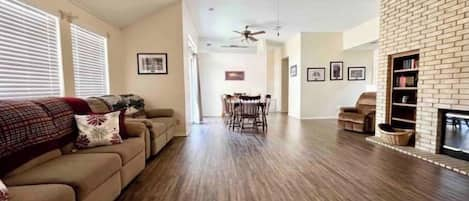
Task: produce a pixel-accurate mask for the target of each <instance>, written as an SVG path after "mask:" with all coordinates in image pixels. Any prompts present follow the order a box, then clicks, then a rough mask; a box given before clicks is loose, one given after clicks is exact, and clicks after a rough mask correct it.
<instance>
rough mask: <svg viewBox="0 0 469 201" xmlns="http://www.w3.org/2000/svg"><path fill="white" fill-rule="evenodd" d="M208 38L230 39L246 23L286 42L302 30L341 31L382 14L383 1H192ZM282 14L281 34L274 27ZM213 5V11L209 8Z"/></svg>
mask: <svg viewBox="0 0 469 201" xmlns="http://www.w3.org/2000/svg"><path fill="white" fill-rule="evenodd" d="M187 4H188V6H189V7H190V8H191V10H192V11H193V12H192V15H193V17H194V19H195V21H196V24H198V26H199V31H200V35H201V36H202V37H205V38H213V39H225V40H226V39H229V38H231V37H234V36H236V35H235V34H234V33H233V30H240V29H243V27H244V26H245V25H255V26H254V29H265V30H266V31H267V32H268V33H267V35H265V36H264V38H266V39H271V40H278V41H284V40H285V39H288V38H289V37H291V35H292V34H294V33H298V32H341V31H344V30H346V29H349V28H352V27H354V26H356V25H358V24H360V23H362V22H364V21H366V20H368V19H371V18H373V17H376V16H378V11H379V0H188V1H187ZM277 4H278V5H279V6H278V7H279V13H280V25H281V26H282V29H281V30H280V34H281V35H280V37H277V36H276V31H274V30H272V29H273V28H274V27H275V24H276V21H277ZM210 8H213V11H209V10H210Z"/></svg>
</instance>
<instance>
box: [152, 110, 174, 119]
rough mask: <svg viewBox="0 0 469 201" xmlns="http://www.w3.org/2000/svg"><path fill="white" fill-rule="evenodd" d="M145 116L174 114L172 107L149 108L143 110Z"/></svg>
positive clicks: (155, 116)
mask: <svg viewBox="0 0 469 201" xmlns="http://www.w3.org/2000/svg"><path fill="white" fill-rule="evenodd" d="M145 115H146V116H147V118H158V117H172V116H173V115H174V110H173V109H150V110H145Z"/></svg>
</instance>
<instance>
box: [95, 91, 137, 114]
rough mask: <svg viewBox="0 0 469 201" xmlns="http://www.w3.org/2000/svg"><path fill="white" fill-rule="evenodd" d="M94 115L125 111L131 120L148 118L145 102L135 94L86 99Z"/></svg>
mask: <svg viewBox="0 0 469 201" xmlns="http://www.w3.org/2000/svg"><path fill="white" fill-rule="evenodd" d="M86 101H87V102H88V105H89V106H90V108H91V110H92V111H93V113H108V112H113V111H118V110H123V109H125V110H126V111H125V115H126V116H128V117H131V118H146V116H145V110H144V109H145V102H144V100H143V98H141V97H140V96H137V95H135V94H123V95H106V96H101V97H89V98H87V99H86Z"/></svg>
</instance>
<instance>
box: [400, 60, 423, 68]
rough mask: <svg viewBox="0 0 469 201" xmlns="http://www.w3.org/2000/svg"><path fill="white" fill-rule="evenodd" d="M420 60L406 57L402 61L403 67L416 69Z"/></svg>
mask: <svg viewBox="0 0 469 201" xmlns="http://www.w3.org/2000/svg"><path fill="white" fill-rule="evenodd" d="M418 63H419V61H418V60H416V59H406V60H404V61H403V62H402V68H403V69H415V68H418Z"/></svg>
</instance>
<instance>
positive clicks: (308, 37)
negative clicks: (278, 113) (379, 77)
mask: <svg viewBox="0 0 469 201" xmlns="http://www.w3.org/2000/svg"><path fill="white" fill-rule="evenodd" d="M284 56H285V57H289V66H292V65H295V64H297V65H298V76H297V77H293V78H292V77H290V78H289V88H288V89H289V95H288V103H289V107H288V113H289V115H290V116H292V117H295V118H299V119H323V118H337V114H338V111H339V107H341V106H353V105H355V101H356V100H357V98H358V97H359V96H360V94H361V93H363V92H364V91H366V88H367V84H371V83H372V77H373V76H372V74H373V70H372V69H373V51H372V50H346V51H344V50H343V35H342V33H300V34H298V35H297V36H294V37H293V38H291V39H290V40H289V41H287V43H286V44H285V48H284ZM331 61H343V62H344V69H343V70H344V73H343V76H344V79H343V80H341V81H331V80H330V76H329V63H330V62H331ZM349 66H365V67H366V72H367V76H366V80H365V81H348V80H347V73H348V72H347V67H349ZM310 67H324V68H325V69H326V70H325V80H326V81H324V82H308V81H307V75H306V72H307V68H310Z"/></svg>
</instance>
